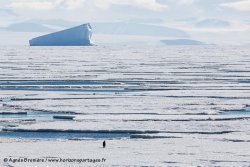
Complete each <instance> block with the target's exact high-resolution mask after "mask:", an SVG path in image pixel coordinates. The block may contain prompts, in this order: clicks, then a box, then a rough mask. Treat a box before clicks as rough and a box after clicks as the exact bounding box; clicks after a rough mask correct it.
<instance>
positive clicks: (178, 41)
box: [161, 39, 205, 45]
mask: <svg viewBox="0 0 250 167" xmlns="http://www.w3.org/2000/svg"><path fill="white" fill-rule="evenodd" d="M161 42H162V43H164V44H166V45H205V43H203V42H201V41H196V40H192V39H169V40H161Z"/></svg>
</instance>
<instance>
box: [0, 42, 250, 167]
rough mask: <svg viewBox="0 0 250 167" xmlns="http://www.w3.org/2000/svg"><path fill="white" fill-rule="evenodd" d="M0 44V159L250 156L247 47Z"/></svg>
mask: <svg viewBox="0 0 250 167" xmlns="http://www.w3.org/2000/svg"><path fill="white" fill-rule="evenodd" d="M0 49H1V51H0V69H1V70H0V128H1V131H0V164H1V165H2V166H9V167H10V166H14V167H21V166H28V167H29V166H58V167H59V166H162V167H165V166H249V164H250V160H249V159H250V151H249V148H250V122H249V119H250V112H249V106H250V68H249V62H250V49H249V48H244V47H218V46H188V47H181V46H179V47H168V46H157V47H152V48H150V47H142V46H140V47H131V46H93V47H1V48H0ZM25 113H26V114H25ZM53 116H59V117H60V116H66V117H67V116H72V117H74V119H73V120H60V119H53ZM103 140H106V142H107V147H106V148H102V142H103ZM20 157H23V158H25V157H27V158H45V159H46V158H47V159H48V158H55V159H56V158H71V159H82V158H91V159H96V158H105V159H106V161H105V162H100V163H82V164H79V163H69V162H67V163H49V162H44V163H21V162H19V163H18V162H16V163H12V162H3V160H4V158H8V159H9V158H20Z"/></svg>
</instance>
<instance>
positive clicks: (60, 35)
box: [29, 23, 92, 46]
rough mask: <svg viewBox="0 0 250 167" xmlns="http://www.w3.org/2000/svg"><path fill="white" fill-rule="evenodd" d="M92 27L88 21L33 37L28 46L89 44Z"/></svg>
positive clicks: (90, 42)
mask: <svg viewBox="0 0 250 167" xmlns="http://www.w3.org/2000/svg"><path fill="white" fill-rule="evenodd" d="M91 36H92V28H91V26H90V24H89V23H87V24H83V25H80V26H77V27H72V28H69V29H66V30H62V31H58V32H54V33H51V34H47V35H43V36H40V37H37V38H33V39H31V40H30V41H29V43H30V46H90V45H92V41H91Z"/></svg>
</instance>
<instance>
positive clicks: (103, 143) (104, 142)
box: [102, 140, 106, 148]
mask: <svg viewBox="0 0 250 167" xmlns="http://www.w3.org/2000/svg"><path fill="white" fill-rule="evenodd" d="M102 147H103V148H105V147H106V141H105V140H104V141H103V142H102Z"/></svg>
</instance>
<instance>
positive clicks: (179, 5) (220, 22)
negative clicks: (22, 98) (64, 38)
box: [0, 0, 250, 36]
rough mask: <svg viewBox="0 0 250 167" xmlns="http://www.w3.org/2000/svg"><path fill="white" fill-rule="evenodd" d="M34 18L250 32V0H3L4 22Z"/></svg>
mask: <svg viewBox="0 0 250 167" xmlns="http://www.w3.org/2000/svg"><path fill="white" fill-rule="evenodd" d="M30 19H65V20H71V21H78V22H112V21H126V22H143V23H147V24H159V25H163V26H167V27H174V28H179V29H182V30H185V31H187V32H189V33H191V34H192V33H221V34H227V33H239V34H240V35H241V36H246V35H247V34H249V32H250V0H0V26H5V25H8V24H11V23H13V22H21V21H25V20H30Z"/></svg>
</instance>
